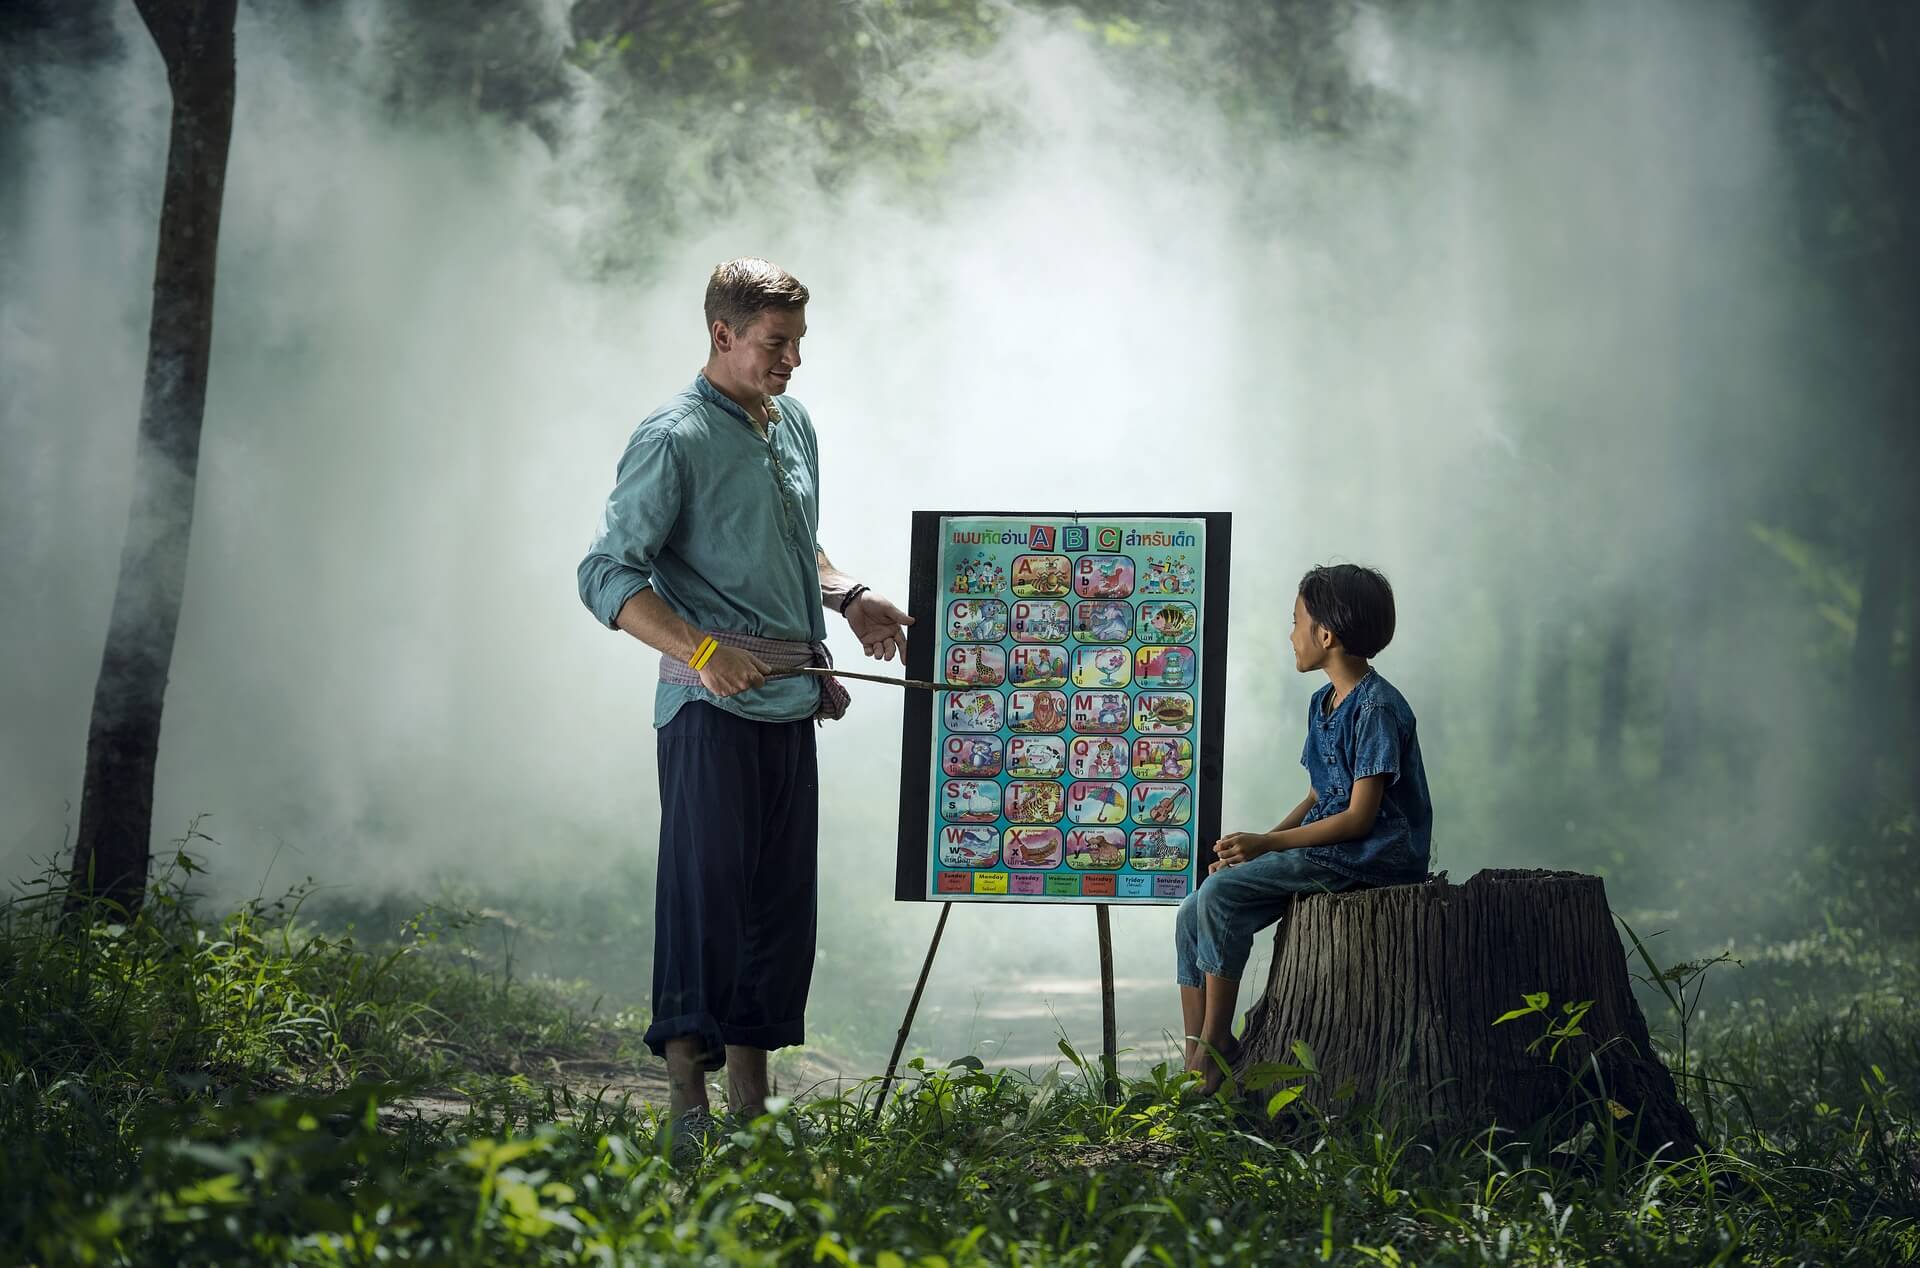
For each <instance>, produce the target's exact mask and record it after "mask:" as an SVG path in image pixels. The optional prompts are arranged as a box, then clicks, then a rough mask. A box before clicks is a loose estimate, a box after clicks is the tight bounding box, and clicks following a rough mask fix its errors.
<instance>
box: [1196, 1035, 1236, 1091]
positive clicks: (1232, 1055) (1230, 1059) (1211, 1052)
mask: <svg viewBox="0 0 1920 1268" xmlns="http://www.w3.org/2000/svg"><path fill="white" fill-rule="evenodd" d="M1195 1047H1196V1049H1197V1051H1196V1052H1195V1053H1194V1055H1193V1056H1192V1057H1191V1058H1189V1059H1188V1061H1187V1069H1189V1070H1191V1071H1193V1072H1194V1073H1196V1074H1198V1075H1199V1076H1200V1090H1201V1091H1202V1092H1204V1093H1206V1094H1207V1095H1208V1096H1212V1095H1213V1094H1214V1093H1215V1092H1217V1091H1219V1090H1220V1084H1221V1083H1222V1082H1224V1081H1225V1080H1226V1077H1227V1070H1230V1069H1232V1068H1233V1063H1234V1062H1235V1061H1238V1060H1239V1059H1240V1041H1239V1040H1238V1039H1235V1038H1234V1037H1233V1036H1232V1035H1223V1036H1221V1037H1219V1038H1217V1039H1210V1038H1208V1037H1207V1036H1205V1035H1202V1036H1201V1037H1200V1042H1199V1043H1198V1044H1196V1045H1195ZM1216 1053H1217V1054H1218V1055H1217V1056H1216V1055H1215V1054H1216ZM1223 1066H1224V1067H1225V1069H1223V1068H1222V1067H1223Z"/></svg>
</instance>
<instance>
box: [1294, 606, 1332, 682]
mask: <svg viewBox="0 0 1920 1268" xmlns="http://www.w3.org/2000/svg"><path fill="white" fill-rule="evenodd" d="M1291 639H1292V642H1293V667H1294V668H1295V669H1297V670H1299V671H1300V672H1301V673H1303V674H1310V673H1312V672H1313V671H1314V670H1316V669H1319V668H1321V667H1322V666H1323V665H1325V664H1326V663H1327V653H1328V652H1329V651H1330V650H1332V647H1333V631H1332V630H1329V629H1326V628H1324V627H1323V626H1319V625H1315V624H1314V621H1313V618H1312V617H1311V616H1309V615H1308V614H1307V601H1306V600H1305V599H1303V598H1301V597H1300V596H1299V595H1297V594H1296V595H1294V596H1293V633H1292V635H1291Z"/></svg>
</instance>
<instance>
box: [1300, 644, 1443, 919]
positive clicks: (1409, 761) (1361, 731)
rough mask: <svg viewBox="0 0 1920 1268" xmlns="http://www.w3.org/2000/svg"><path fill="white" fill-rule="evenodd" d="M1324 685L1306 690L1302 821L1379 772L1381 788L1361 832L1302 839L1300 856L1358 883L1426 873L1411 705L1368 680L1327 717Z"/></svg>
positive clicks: (1422, 785) (1427, 817)
mask: <svg viewBox="0 0 1920 1268" xmlns="http://www.w3.org/2000/svg"><path fill="white" fill-rule="evenodd" d="M1331 690H1332V688H1331V687H1330V686H1329V687H1323V688H1322V689H1321V690H1320V691H1318V692H1316V693H1314V697H1313V701H1312V703H1311V704H1310V705H1309V706H1308V714H1307V742H1306V745H1305V747H1304V748H1303V749H1302V750H1301V753H1300V764H1301V765H1302V766H1305V767H1306V769H1307V777H1308V778H1309V779H1310V780H1311V781H1312V782H1313V791H1314V797H1315V801H1314V804H1313V807H1312V808H1311V809H1310V810H1308V811H1307V816H1306V819H1305V820H1304V822H1306V823H1312V822H1314V821H1316V820H1319V819H1324V818H1326V817H1328V816H1329V815H1334V814H1338V813H1339V812H1341V811H1342V810H1345V809H1346V808H1347V806H1348V805H1349V804H1350V803H1351V801H1352V799H1353V786H1354V784H1355V783H1356V782H1358V781H1359V780H1362V779H1366V778H1368V777H1370V776H1374V775H1385V776H1387V788H1386V792H1385V794H1384V795H1383V796H1382V797H1381V799H1380V812H1379V814H1378V815H1376V816H1375V817H1374V821H1373V824H1372V826H1371V827H1370V828H1369V829H1368V831H1367V832H1365V833H1364V834H1362V835H1360V836H1357V837H1355V838H1354V839H1353V840H1351V841H1343V842H1341V843H1339V844H1338V845H1315V846H1308V847H1307V849H1306V854H1307V857H1308V858H1310V859H1312V860H1313V861H1314V862H1316V863H1319V864H1322V865H1324V866H1326V867H1330V868H1332V869H1334V870H1335V871H1337V872H1340V873H1342V874H1344V875H1346V876H1349V877H1351V878H1352V879H1354V880H1357V881H1360V882H1362V883H1365V884H1370V885H1396V884H1404V883H1406V882H1409V881H1417V880H1421V879H1423V878H1424V877H1425V876H1426V869H1427V855H1428V838H1429V831H1430V828H1431V824H1432V808H1431V804H1430V803H1429V802H1428V799H1427V791H1426V774H1425V771H1424V770H1423V769H1421V762H1420V757H1419V748H1418V742H1417V740H1415V738H1414V720H1413V715H1412V710H1411V709H1408V708H1407V707H1406V706H1405V705H1404V704H1403V703H1401V701H1400V699H1399V698H1398V696H1399V693H1398V692H1395V691H1393V689H1392V688H1391V687H1388V686H1385V684H1384V683H1381V682H1378V681H1377V680H1369V681H1366V682H1363V683H1362V684H1361V685H1360V686H1359V687H1356V688H1355V690H1354V693H1353V697H1352V698H1351V699H1349V700H1346V701H1342V702H1341V707H1340V708H1338V709H1336V710H1334V712H1333V715H1332V716H1331V717H1328V716H1325V715H1324V714H1323V712H1322V709H1323V707H1324V705H1325V702H1326V698H1327V695H1328V693H1329V692H1331Z"/></svg>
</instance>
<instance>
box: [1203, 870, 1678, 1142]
mask: <svg viewBox="0 0 1920 1268" xmlns="http://www.w3.org/2000/svg"><path fill="white" fill-rule="evenodd" d="M1542 991H1544V992H1546V993H1547V994H1548V996H1549V1000H1550V1002H1549V1003H1548V1005H1547V1012H1546V1013H1545V1014H1542V1015H1532V1016H1526V1017H1521V1018H1516V1019H1515V1020H1513V1021H1509V1022H1507V1023H1505V1024H1503V1025H1498V1026H1496V1025H1495V1024H1494V1019H1495V1018H1497V1017H1499V1016H1500V1015H1501V1014H1503V1013H1506V1012H1508V1011H1510V1010H1512V1009H1515V1008H1522V1007H1525V1001H1524V999H1523V997H1524V996H1526V995H1531V994H1536V993H1538V992H1542ZM1583 1000H1591V1001H1593V1003H1592V1007H1591V1009H1590V1010H1589V1011H1588V1012H1587V1013H1586V1015H1585V1017H1584V1018H1583V1019H1582V1020H1581V1023H1580V1029H1581V1030H1582V1031H1583V1032H1584V1033H1582V1034H1580V1035H1577V1036H1574V1037H1572V1038H1569V1039H1567V1040H1565V1042H1564V1043H1563V1044H1562V1045H1561V1047H1560V1049H1559V1052H1558V1054H1557V1055H1556V1056H1553V1057H1549V1055H1548V1047H1549V1045H1550V1044H1551V1042H1552V1041H1551V1040H1548V1041H1547V1042H1545V1043H1542V1044H1541V1045H1540V1046H1539V1047H1538V1049H1537V1050H1536V1051H1534V1052H1531V1053H1530V1052H1528V1051H1527V1048H1528V1045H1529V1043H1531V1042H1532V1041H1533V1040H1535V1039H1537V1038H1539V1037H1540V1036H1541V1035H1542V1033H1543V1031H1544V1030H1545V1029H1546V1025H1547V1022H1548V1020H1553V1021H1559V1020H1561V1019H1563V1018H1564V1017H1565V1014H1564V1013H1563V1012H1562V1011H1561V1010H1562V1006H1563V1005H1564V1004H1567V1003H1575V1004H1577V1003H1579V1002H1580V1001H1583ZM1296 1041H1304V1042H1305V1043H1306V1045H1307V1047H1308V1048H1309V1049H1310V1050H1311V1052H1312V1055H1313V1060H1314V1065H1315V1066H1316V1067H1317V1070H1318V1073H1317V1074H1316V1075H1315V1076H1313V1077H1311V1078H1309V1079H1308V1081H1307V1087H1306V1089H1305V1092H1304V1094H1303V1095H1304V1096H1305V1098H1306V1099H1307V1100H1309V1101H1312V1102H1314V1103H1316V1104H1319V1105H1322V1106H1327V1107H1332V1099H1333V1098H1336V1097H1337V1096H1343V1095H1347V1094H1348V1091H1347V1089H1348V1087H1349V1085H1350V1087H1351V1095H1352V1096H1354V1097H1355V1098H1356V1101H1357V1102H1358V1103H1361V1104H1369V1105H1371V1106H1373V1107H1374V1108H1375V1109H1376V1110H1378V1111H1379V1112H1381V1113H1382V1114H1383V1115H1386V1116H1389V1117H1392V1118H1398V1119H1402V1120H1404V1121H1407V1122H1411V1123H1414V1124H1418V1125H1422V1126H1424V1127H1425V1128H1426V1129H1427V1130H1428V1131H1429V1132H1430V1133H1431V1134H1432V1135H1435V1136H1450V1135H1455V1134H1459V1133H1462V1132H1473V1131H1476V1130H1485V1129H1486V1128H1487V1127H1488V1126H1490V1125H1493V1124H1499V1125H1500V1126H1502V1127H1507V1128H1513V1129H1525V1128H1527V1127H1530V1126H1532V1125H1533V1124H1535V1123H1538V1122H1539V1121H1541V1120H1542V1119H1544V1118H1547V1117H1548V1116H1549V1115H1552V1114H1554V1113H1556V1112H1564V1111H1567V1110H1576V1111H1579V1112H1582V1113H1584V1114H1588V1115H1593V1116H1597V1115H1599V1114H1603V1113H1604V1114H1606V1115H1607V1116H1608V1118H1610V1119H1612V1120H1613V1123H1612V1125H1613V1126H1614V1127H1615V1128H1616V1130H1618V1132H1619V1133H1620V1134H1621V1135H1623V1136H1626V1137H1629V1138H1631V1139H1632V1140H1633V1141H1634V1143H1635V1146H1636V1148H1638V1149H1639V1150H1640V1151H1642V1152H1647V1153H1650V1152H1652V1151H1653V1150H1655V1149H1658V1148H1660V1147H1661V1146H1663V1145H1666V1146H1669V1147H1670V1148H1669V1153H1670V1154H1671V1153H1672V1152H1673V1151H1674V1150H1678V1151H1679V1153H1680V1154H1681V1155H1690V1154H1693V1153H1695V1152H1697V1151H1698V1150H1699V1149H1700V1134H1699V1130H1698V1128H1697V1127H1696V1126H1695V1124H1694V1121H1693V1116H1692V1114H1690V1113H1689V1112H1688V1111H1687V1108H1686V1107H1685V1106H1684V1105H1682V1104H1681V1103H1680V1098H1679V1096H1678V1095H1677V1094H1676V1092H1675V1090H1674V1083H1673V1077H1672V1075H1671V1074H1669V1073H1668V1072H1667V1068H1666V1066H1665V1065H1663V1064H1662V1063H1661V1061H1660V1058H1659V1056H1658V1055H1657V1054H1656V1053H1655V1052H1654V1051H1653V1046H1652V1043H1651V1041H1650V1040H1649V1038H1648V1035H1647V1022H1646V1018H1645V1017H1644V1016H1643V1015H1642V1014H1641V1012H1640V1005H1639V1003H1638V1002H1637V1001H1636V1000H1635V999H1634V997H1633V990H1632V987H1631V984H1630V983H1629V981H1628V976H1627V965H1626V956H1625V955H1624V954H1623V952H1622V950H1621V945H1620V937H1619V935H1618V934H1617V933H1615V931H1614V926H1613V920H1612V917H1611V915H1610V913H1609V911H1608V908H1607V896H1606V889H1605V887H1604V886H1603V885H1602V883H1601V881H1600V878H1599V877H1597V876H1585V875H1582V874H1580V873H1578V872H1553V871H1506V870H1488V871H1483V872H1481V873H1480V874H1479V875H1477V876H1475V877H1474V878H1473V879H1471V880H1469V881H1468V882H1467V883H1466V884H1464V885H1450V884H1448V883H1447V881H1446V880H1445V879H1444V878H1442V879H1437V880H1432V881H1428V882H1426V883H1425V884H1420V885H1402V886H1397V887H1394V888H1389V889H1365V890H1355V891H1351V892H1348V893H1341V894H1318V895H1314V896H1312V897H1310V898H1304V899H1301V900H1298V901H1296V902H1295V903H1294V905H1293V910H1292V912H1291V913H1290V914H1289V915H1288V917H1287V918H1286V919H1285V920H1283V921H1282V922H1281V924H1280V928H1279V932H1278V933H1277V934H1276V935H1275V948H1274V956H1273V969H1272V972H1271V973H1270V974H1269V976H1268V979H1267V988H1266V992H1265V994H1264V995H1263V996H1262V997H1261V998H1260V999H1259V1000H1258V1001H1256V1002H1255V1003H1254V1005H1253V1007H1252V1009H1251V1010H1250V1011H1249V1012H1248V1014H1247V1027H1246V1034H1245V1036H1244V1039H1243V1042H1242V1048H1241V1053H1240V1056H1239V1058H1238V1061H1237V1064H1236V1070H1235V1073H1236V1074H1237V1075H1239V1074H1244V1073H1245V1072H1246V1071H1247V1069H1248V1068H1249V1067H1250V1066H1252V1065H1254V1064H1256V1063H1260V1062H1286V1063H1291V1062H1294V1061H1295V1057H1294V1053H1293V1045H1294V1044H1295V1042H1296ZM1608 1102H1612V1105H1611V1106H1609V1104H1608ZM1623 1110H1624V1111H1625V1112H1624V1113H1622V1111H1623Z"/></svg>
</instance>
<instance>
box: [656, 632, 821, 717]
mask: <svg viewBox="0 0 1920 1268" xmlns="http://www.w3.org/2000/svg"><path fill="white" fill-rule="evenodd" d="M706 632H707V633H708V634H711V635H712V636H713V641H714V642H716V643H719V644H720V645H722V646H723V647H737V648H739V649H740V650H741V651H743V652H745V653H747V654H748V655H749V656H752V657H754V658H755V659H756V660H758V661H759V662H760V663H761V664H763V665H765V666H766V667H767V668H769V669H799V668H800V667H802V666H811V667H814V668H817V669H832V668H833V656H832V654H831V653H829V652H828V651H827V645H826V644H825V643H813V642H809V641H807V640H806V639H792V638H758V637H756V636H754V635H752V634H739V633H735V632H734V631H732V630H708V631H706ZM809 676H810V677H811V676H812V675H809ZM660 681H661V682H670V683H673V684H674V685H675V686H679V687H698V686H699V685H700V671H699V670H697V669H695V668H694V667H693V666H691V665H689V664H687V662H686V661H684V660H681V659H680V658H679V657H677V656H668V655H665V654H662V655H661V657H660ZM814 681H815V682H817V683H819V684H820V707H819V708H818V709H816V710H815V711H814V714H813V718H814V721H816V722H833V721H836V720H838V719H840V718H843V717H845V716H846V713H847V706H848V705H849V704H851V703H852V702H853V697H851V696H849V695H848V694H847V689H846V688H845V687H843V686H841V685H840V680H839V679H837V678H820V677H816V678H814Z"/></svg>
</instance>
